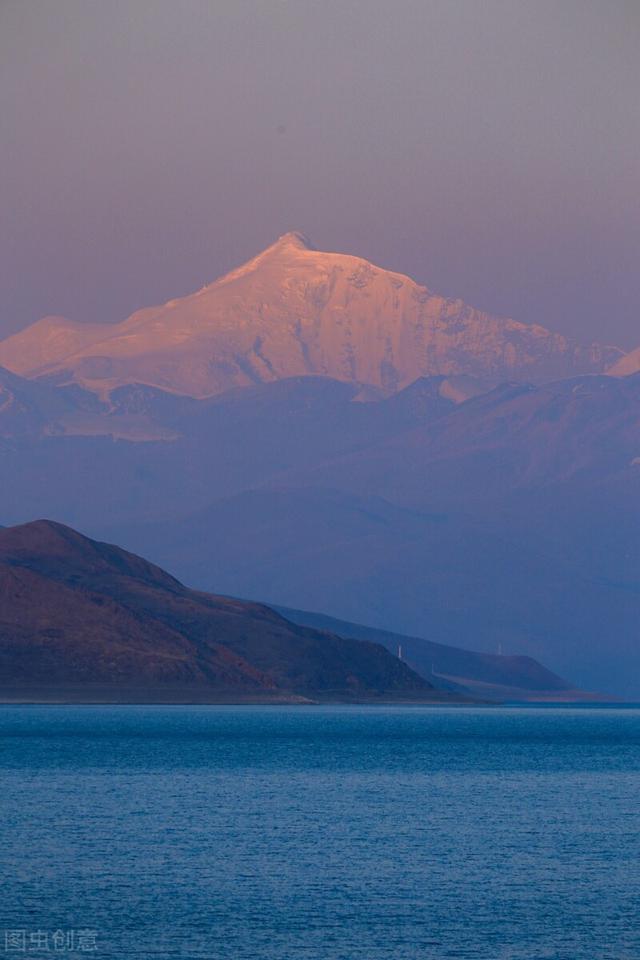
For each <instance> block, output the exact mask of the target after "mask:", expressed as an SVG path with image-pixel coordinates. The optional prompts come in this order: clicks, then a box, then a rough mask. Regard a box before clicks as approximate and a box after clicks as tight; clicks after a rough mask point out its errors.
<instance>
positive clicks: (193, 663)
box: [0, 520, 446, 701]
mask: <svg viewBox="0 0 640 960" xmlns="http://www.w3.org/2000/svg"><path fill="white" fill-rule="evenodd" d="M0 688H1V690H2V695H3V696H4V697H5V698H6V697H8V696H15V697H18V698H19V697H20V696H21V695H25V694H28V691H32V692H33V691H36V690H37V691H39V693H37V694H34V695H36V696H43V698H46V699H51V698H59V699H67V698H74V699H95V698H97V699H117V700H121V699H123V700H128V699H134V700H135V699H143V700H211V701H215V700H229V699H232V700H233V699H236V700H238V699H239V700H274V699H276V700H278V699H280V700H281V699H295V698H309V699H322V700H369V699H373V700H375V699H394V700H432V699H433V700H442V699H443V698H446V694H445V695H443V694H442V693H440V692H439V691H437V690H435V689H434V688H433V686H432V685H431V684H429V683H428V682H427V681H426V680H424V679H423V678H422V677H420V676H418V674H416V673H415V672H413V671H412V670H410V669H409V668H408V667H407V666H406V665H405V664H404V663H402V662H400V661H399V660H398V659H397V658H395V657H393V656H391V654H390V653H389V652H388V651H387V650H385V649H384V647H383V646H381V645H379V644H376V643H367V642H362V641H357V640H343V639H341V638H339V637H337V636H335V635H333V634H331V633H327V632H323V631H319V630H315V629H312V628H306V627H302V626H298V625H294V624H292V623H290V622H289V621H287V620H286V619H284V618H283V617H282V616H280V615H278V614H277V613H275V612H274V611H272V610H271V609H269V608H268V607H265V606H261V605H260V604H253V603H247V602H243V601H239V600H233V599H229V598H225V597H218V596H213V595H211V594H206V593H198V592H196V591H193V590H189V589H187V588H186V587H184V586H183V585H182V584H181V583H179V582H178V581H177V580H175V579H174V578H173V577H171V576H169V575H168V574H167V573H165V572H164V571H163V570H161V569H160V568H159V567H156V566H154V565H153V564H150V563H147V562H146V561H145V560H142V559H141V558H140V557H137V556H135V555H134V554H131V553H127V552H126V551H124V550H121V549H119V548H118V547H115V546H111V545H109V544H105V543H99V542H97V541H94V540H90V539H89V538H87V537H84V536H82V535H81V534H79V533H77V532H76V531H74V530H72V529H70V528H69V527H66V526H63V525H62V524H58V523H52V522H50V521H46V520H39V521H36V522H33V523H28V524H23V525H21V526H17V527H10V528H8V529H4V530H0Z"/></svg>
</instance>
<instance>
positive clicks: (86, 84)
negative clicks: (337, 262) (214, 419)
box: [0, 0, 640, 346]
mask: <svg viewBox="0 0 640 960" xmlns="http://www.w3.org/2000/svg"><path fill="white" fill-rule="evenodd" d="M639 49H640V3H638V0H628V2H627V0H599V2H592V0H549V2H548V0H415V2H414V0H393V2H392V0H384V2H383V0H253V2H244V0H208V2H200V0H106V2H105V0H55V2H51V0H0V124H1V129H0V136H1V143H2V167H1V178H0V191H1V198H0V201H1V210H0V213H1V218H2V220H1V224H2V225H1V248H0V287H1V289H2V300H1V304H2V313H1V315H0V333H2V334H4V333H7V332H9V331H11V330H15V329H18V328H19V327H21V326H24V325H26V324H27V323H30V322H32V321H33V320H36V319H38V318H39V317H40V316H42V315H44V314H46V313H59V314H63V315H65V316H69V317H72V318H74V319H78V320H119V319H121V318H123V317H125V316H127V315H128V314H129V313H131V312H132V311H133V310H134V309H136V308H138V307H140V306H144V305H149V304H152V303H157V302H161V301H164V300H166V299H169V298H171V297H174V296H179V295H181V294H185V293H188V292H190V291H191V290H194V289H197V288H199V287H200V286H202V284H203V283H204V282H207V281H210V280H212V279H214V278H215V277H216V276H218V275H219V274H220V273H222V272H224V271H225V270H227V269H228V268H230V267H232V266H234V265H236V264H238V263H239V262H241V261H243V260H245V259H247V258H249V257H250V256H252V255H253V254H254V253H256V252H258V251H259V250H260V249H261V248H262V247H264V246H266V245H268V244H269V243H270V242H272V241H273V240H274V239H275V238H276V237H277V236H278V235H279V234H281V233H284V232H286V231H287V230H290V229H299V230H302V231H303V232H305V233H306V234H307V235H308V236H309V237H310V238H311V239H312V241H313V242H314V243H315V244H316V246H318V247H321V248H324V249H335V250H341V251H345V252H351V253H357V254H360V255H362V256H365V257H367V258H369V259H371V260H373V261H375V262H377V263H379V264H381V265H383V266H387V267H390V268H393V269H397V270H402V271H404V272H406V273H409V274H410V275H412V276H413V277H415V278H416V279H418V280H420V281H422V282H424V283H426V284H427V285H429V286H430V287H431V288H432V289H434V290H435V291H437V292H439V293H444V294H447V295H451V296H461V297H463V298H465V299H466V300H467V301H469V302H470V303H472V304H473V305H475V306H479V307H483V308H485V309H488V310H490V311H492V312H494V313H498V314H501V315H505V314H506V315H511V316H514V317H516V318H518V319H522V320H525V321H529V322H533V321H539V322H542V323H544V324H546V325H548V326H551V327H553V328H555V329H558V330H561V331H563V332H569V333H572V334H576V335H579V336H582V337H585V338H592V337H593V338H600V339H605V340H608V341H610V342H617V343H620V344H621V345H623V346H625V345H626V346H636V345H638V344H640V324H639V322H638V313H639V311H638V305H639V303H640V270H639V253H640V206H639V203H640V56H639V55H638V50H639Z"/></svg>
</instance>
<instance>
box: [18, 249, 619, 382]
mask: <svg viewBox="0 0 640 960" xmlns="http://www.w3.org/2000/svg"><path fill="white" fill-rule="evenodd" d="M620 357H621V352H620V351H619V350H617V349H616V348H614V347H608V346H603V345H600V344H590V345H584V344H579V343H577V342H575V341H572V340H570V339H568V338H566V337H564V336H561V335H560V334H556V333H552V332H550V331H549V330H547V329H545V328H544V327H542V326H538V325H526V324H522V323H518V322H516V321H514V320H505V319H498V318H496V317H492V316H490V315H489V314H487V313H483V312H482V311H480V310H476V309H474V308H472V307H470V306H467V305H466V304H465V303H463V302H462V301H461V300H452V299H447V298H444V297H440V296H438V295H436V294H434V293H432V292H431V291H430V290H428V289H427V288H426V287H424V286H420V285H419V284H417V283H415V282H414V281H413V280H411V279H410V278H409V277H406V276H404V275H402V274H399V273H392V272H390V271H387V270H383V269H381V268H379V267H376V266H374V265H372V264H371V263H369V262H368V261H366V260H363V259H360V258H359V257H353V256H348V255H345V254H338V253H325V252H322V251H318V250H315V249H313V247H312V246H311V244H310V243H309V242H308V241H307V240H306V239H305V238H304V237H303V236H302V234H299V233H288V234H285V235H284V236H283V237H281V238H280V239H279V240H278V241H277V242H276V243H274V244H273V245H272V246H270V247H268V248H267V249H266V250H265V251H264V252H263V253H261V254H259V255H258V256H257V257H255V258H254V259H253V260H250V261H249V262H248V263H246V264H245V265H244V266H241V267H239V268H238V269H237V270H233V271H232V272H231V273H228V274H227V275H226V276H224V277H221V278H220V279H219V280H216V281H215V282H214V283H211V284H209V285H207V286H205V287H203V288H202V289H201V290H199V291H198V292H197V293H193V294H191V295H189V296H186V297H182V298H179V299H175V300H170V301H169V302H168V303H166V304H164V305H163V306H157V307H148V308H145V309H143V310H139V311H137V312H136V313H134V314H132V315H131V316H130V317H129V318H128V319H127V320H124V321H122V322H120V323H115V324H90V323H77V322H72V321H69V320H65V319H64V318H60V317H46V318H44V319H43V320H40V321H38V323H35V324H33V325H32V326H30V327H28V328H27V329H26V330H23V331H21V332H20V333H17V334H15V335H14V336H11V337H9V338H7V339H6V340H4V341H2V342H0V364H1V365H3V366H5V367H7V368H8V369H9V370H12V371H13V372H15V373H19V374H21V375H23V376H27V377H40V376H48V377H54V379H55V380H56V381H57V382H59V383H61V382H62V383H64V382H77V383H81V384H83V385H84V386H86V387H89V388H90V389H92V390H94V391H98V392H100V393H102V394H105V393H108V392H109V391H111V390H112V389H114V388H116V387H119V386H123V385H125V384H131V383H142V384H147V385H151V386H155V387H160V388H162V389H164V390H170V391H174V392H176V393H181V394H186V395H189V396H194V397H206V396H212V395H215V394H218V393H221V392H223V391H225V390H228V389H230V388H232V387H240V386H248V385H251V384H258V383H263V382H268V381H272V380H278V379H282V378H285V377H294V376H305V375H322V376H329V377H333V378H335V379H338V380H343V381H357V382H360V383H364V384H371V385H373V386H376V387H378V388H382V390H384V391H385V392H387V393H393V392H395V391H397V390H398V389H401V388H402V387H404V386H406V385H407V384H409V383H411V382H412V381H414V380H415V379H416V378H418V377H421V376H433V375H452V374H453V375H457V374H464V375H471V376H474V377H485V378H486V377H491V378H494V379H496V380H499V379H505V378H510V379H514V378H516V379H526V380H534V381H540V380H545V379H550V378H555V377H562V376H569V375H575V374H581V373H598V372H602V371H603V370H605V369H607V368H608V367H609V366H611V365H612V364H614V363H616V362H617V361H618V360H619V359H620Z"/></svg>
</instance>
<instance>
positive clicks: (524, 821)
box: [0, 706, 640, 960]
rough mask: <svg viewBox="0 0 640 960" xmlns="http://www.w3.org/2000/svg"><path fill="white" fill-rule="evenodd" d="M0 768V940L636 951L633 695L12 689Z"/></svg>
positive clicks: (568, 958) (622, 957)
mask: <svg viewBox="0 0 640 960" xmlns="http://www.w3.org/2000/svg"><path fill="white" fill-rule="evenodd" d="M0 780H1V800H0V805H1V823H2V838H1V839H2V843H1V846H0V894H1V897H0V913H1V916H0V928H1V932H0V936H1V937H2V939H1V940H0V955H2V950H5V953H6V955H7V956H11V955H15V956H18V955H24V954H25V953H26V955H31V956H33V957H37V956H54V955H64V954H66V955H68V956H71V955H74V956H76V957H80V956H82V955H85V954H89V952H91V954H92V955H93V956H96V957H109V958H118V960H140V958H148V957H149V958H151V957H161V958H165V957H166V958H170V957H185V958H192V960H200V958H207V960H213V958H225V960H227V958H228V960H245V958H246V960H249V958H251V960H294V958H295V960H316V958H317V960H324V958H326V960H338V958H344V960H356V958H357V960H414V958H425V960H441V958H456V960H465V958H469V960H503V958H504V960H515V958H517V960H638V957H640V912H639V911H640V710H637V709H622V708H619V709H613V708H592V709H563V708H546V709H534V708H531V709H519V708H487V709H472V708H395V707H292V708H288V707H282V708H281V707H211V706H208V707H147V706H145V707H129V706H126V707H125V706H121V707H92V706H85V707H80V706H74V707H65V706H60V707H58V706H49V707H9V706H4V707H0ZM5 931H9V936H10V939H8V940H7V941H6V943H5ZM54 931H57V932H58V940H57V941H56V945H57V946H58V950H57V951H56V952H55V953H54V941H53V939H52V938H53V934H54ZM63 934H64V937H65V938H66V939H65V940H64V941H63V938H62V935H63ZM74 937H75V939H74ZM21 938H22V940H21ZM21 943H22V944H24V951H22V948H21V946H20V944H21ZM45 944H46V945H47V946H48V947H49V950H48V951H47V950H46V949H45ZM94 947H95V950H94V949H93V948H94Z"/></svg>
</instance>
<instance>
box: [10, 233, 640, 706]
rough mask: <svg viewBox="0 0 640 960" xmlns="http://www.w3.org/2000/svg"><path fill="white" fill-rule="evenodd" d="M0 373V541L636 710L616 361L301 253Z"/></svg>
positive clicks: (636, 424)
mask: <svg viewBox="0 0 640 960" xmlns="http://www.w3.org/2000/svg"><path fill="white" fill-rule="evenodd" d="M75 327H78V330H76V329H75ZM407 344H409V345H410V346H407ZM0 356H1V357H2V358H3V361H4V362H5V363H7V364H10V365H11V366H12V368H13V370H12V371H9V370H1V369H0V489H1V491H2V495H1V498H0V523H5V524H15V523H20V522H23V521H27V520H31V519H33V518H34V517H37V516H42V515H46V516H49V517H53V518H54V519H56V520H59V521H61V522H63V523H66V524H69V525H71V526H75V527H78V528H80V529H82V530H85V531H87V532H88V533H90V534H92V535H93V536H96V537H98V538H100V539H108V540H111V541H115V542H118V543H121V544H122V545H123V546H125V547H126V548H128V549H131V550H135V551H136V552H139V553H142V554H143V555H145V556H148V557H149V558H151V559H152V560H153V561H154V562H157V563H160V564H162V565H163V566H164V567H165V568H166V569H168V570H170V571H171V572H172V573H174V574H176V575H178V576H179V577H180V579H181V580H183V581H184V582H187V583H190V584H193V585H195V586H196V587H198V588H200V589H203V590H207V591H214V592H215V593H218V594H219V593H225V594H231V595H235V596H243V597H251V598H255V599H260V600H263V601H265V602H268V603H270V604H278V605H281V606H285V607H289V608H294V609H306V610H316V611H322V613H323V614H325V615H329V616H333V617H335V618H337V619H338V620H340V621H343V622H353V623H361V624H368V625H369V626H370V627H371V628H377V629H379V630H383V631H388V632H390V633H392V634H405V635H409V636H417V637H423V638H425V642H429V643H433V644H444V645H448V646H454V647H457V648H462V649H465V650H473V651H475V652H477V653H483V654H487V655H493V654H495V653H496V652H497V650H498V649H502V650H503V651H504V653H505V654H509V655H526V656H530V657H533V658H536V659H539V660H541V661H543V662H544V663H545V664H548V666H549V667H550V668H551V670H553V671H554V672H556V673H558V674H560V675H562V676H567V677H570V678H571V679H572V680H573V681H575V682H576V683H578V684H579V685H580V686H583V687H586V688H589V689H595V690H604V691H606V692H609V693H612V694H619V695H623V696H627V697H631V698H633V697H638V696H639V695H640V679H639V678H640V644H638V633H637V624H638V622H640V511H638V498H639V495H640V373H638V374H635V373H633V370H634V363H635V361H634V354H629V355H628V356H626V357H624V358H622V359H620V358H621V353H620V351H616V350H615V349H613V348H608V347H602V346H579V345H577V344H572V343H569V341H567V340H565V339H564V338H562V337H558V336H557V335H555V334H551V333H549V332H548V331H546V330H544V329H543V328H538V327H525V326H522V325H519V324H515V323H513V322H511V321H500V320H494V319H492V318H488V317H486V315H484V314H480V313H478V312H477V311H473V310H471V309H470V308H467V307H465V306H464V305H463V304H461V303H459V302H458V301H444V300H441V299H440V298H437V297H435V296H434V295H432V294H430V293H429V292H428V291H426V290H425V289H424V288H421V287H418V286H417V285H416V284H414V283H413V281H410V280H409V279H408V278H406V277H401V276H400V275H397V274H389V273H387V272H385V271H382V270H379V269H378V268H375V267H372V266H371V265H368V264H366V263H365V261H361V260H358V259H357V258H353V257H345V256H342V255H339V254H325V253H319V252H318V251H314V250H312V249H311V248H310V245H309V244H307V243H306V242H305V241H304V240H303V239H302V238H301V237H300V236H299V235H297V234H293V235H287V236H285V237H283V238H281V240H280V241H278V243H276V244H275V245H274V246H273V247H270V248H269V249H268V250H267V251H265V252H264V253H263V254H261V255H260V256H259V257H257V258H256V259H255V260H253V261H251V262H250V263H249V264H247V265H246V266H245V267H242V268H240V269H239V270H237V271H234V272H233V273H231V274H229V275H228V276H227V277H224V278H222V279H221V280H219V281H217V282H216V283H214V284H211V285H210V286H207V287H205V288H204V289H203V291H201V292H200V293H199V294H194V295H193V296H192V297H187V298H185V299H183V300H176V301H172V302H171V303H170V304H167V305H165V306H164V307H161V308H151V309H149V310H144V311H141V312H140V313H138V314H135V315H134V317H132V318H130V319H129V320H127V321H124V322H123V323H121V324H115V325H102V326H100V327H97V326H96V325H90V326H85V325H82V324H77V325H75V326H74V325H73V324H72V325H70V326H68V325H67V321H61V320H59V319H58V320H54V321H42V322H41V323H40V324H35V325H34V326H33V327H30V328H28V329H27V330H26V331H23V332H22V333H20V334H17V335H15V336H14V337H11V338H9V339H8V340H6V341H3V342H2V343H0ZM96 358H98V360H99V362H98V360H96ZM100 358H101V359H100ZM260 358H262V359H260ZM94 361H96V362H95V363H94ZM611 364H613V366H612V369H611V372H612V373H614V374H615V376H610V375H604V374H603V373H602V372H601V371H602V370H603V369H604V368H609V366H610V365H611ZM576 371H579V372H578V373H577V372H576ZM290 373H294V374H295V376H288V374H290ZM625 373H627V375H625ZM21 374H27V376H23V375H21ZM319 374H322V375H319ZM327 374H330V376H329V375H327ZM263 381H264V382H263ZM445 672H446V671H445Z"/></svg>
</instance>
